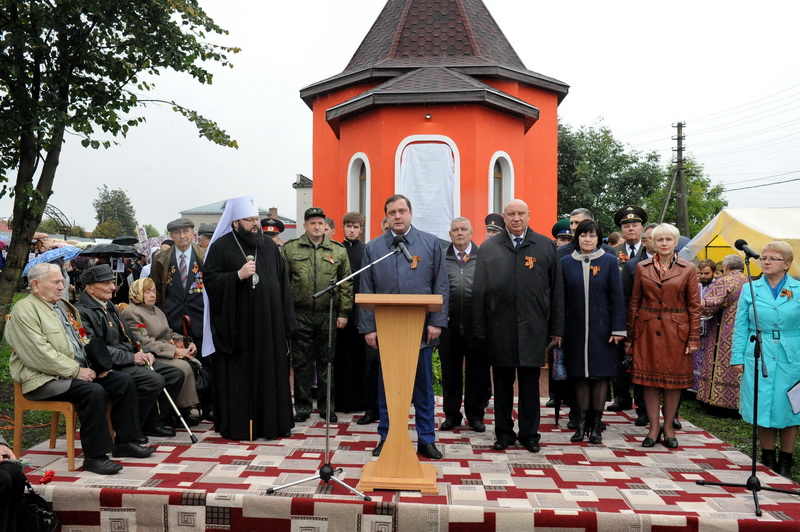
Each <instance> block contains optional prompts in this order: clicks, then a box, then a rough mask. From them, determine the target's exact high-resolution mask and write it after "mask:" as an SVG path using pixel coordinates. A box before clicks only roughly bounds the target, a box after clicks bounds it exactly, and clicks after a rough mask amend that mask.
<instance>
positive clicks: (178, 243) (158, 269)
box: [150, 218, 214, 419]
mask: <svg viewBox="0 0 800 532" xmlns="http://www.w3.org/2000/svg"><path fill="white" fill-rule="evenodd" d="M167 231H169V236H170V239H172V240H173V241H174V244H173V245H172V246H171V247H170V248H169V249H167V250H166V251H162V252H161V253H159V255H158V257H157V258H156V260H155V261H154V262H153V267H152V269H151V271H150V278H151V279H153V282H154V283H155V285H156V306H158V307H159V308H160V309H161V310H162V311H164V314H166V316H167V322H168V323H169V328H170V329H172V330H173V331H174V332H176V333H178V334H182V333H183V330H184V328H183V317H184V316H188V317H189V321H190V325H189V328H188V330H186V333H187V334H188V335H189V336H190V337H191V338H192V340H193V341H194V344H195V345H196V346H197V347H198V352H197V355H196V356H197V357H199V360H200V361H201V362H202V363H203V365H204V366H206V368H208V370H209V372H210V375H211V383H212V389H211V390H209V391H208V393H207V394H203V395H204V396H203V397H201V398H200V400H201V401H202V404H203V407H202V409H203V417H205V418H206V419H211V414H212V410H213V408H212V405H211V397H213V386H214V376H213V375H214V372H213V366H212V364H213V362H212V360H211V357H203V356H201V353H200V349H201V346H202V345H203V310H204V308H205V305H204V304H203V290H204V285H203V259H204V258H205V253H206V252H205V250H204V249H203V248H201V247H200V246H199V245H197V244H195V243H194V223H193V222H192V221H191V220H189V219H188V218H178V219H177V220H172V221H171V222H169V223H168V224H167Z"/></svg>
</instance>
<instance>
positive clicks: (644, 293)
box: [626, 224, 700, 449]
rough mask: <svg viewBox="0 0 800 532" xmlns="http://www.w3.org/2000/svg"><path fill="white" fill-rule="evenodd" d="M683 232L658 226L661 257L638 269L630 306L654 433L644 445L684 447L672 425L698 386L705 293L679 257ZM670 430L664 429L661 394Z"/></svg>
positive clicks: (636, 365) (637, 380)
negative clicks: (684, 395) (684, 396)
mask: <svg viewBox="0 0 800 532" xmlns="http://www.w3.org/2000/svg"><path fill="white" fill-rule="evenodd" d="M679 237H680V234H679V233H678V229H677V228H675V227H674V226H672V225H670V224H660V225H657V226H656V227H655V228H653V232H652V233H650V238H651V239H652V241H653V242H654V243H655V249H656V254H655V255H653V257H652V258H649V259H646V260H642V261H640V262H639V264H638V265H637V266H636V277H635V278H634V280H633V292H632V293H631V300H630V304H629V305H628V340H627V341H626V348H627V352H628V353H630V354H632V355H633V382H634V384H640V385H642V386H643V387H644V402H645V406H646V408H647V417H648V419H649V420H650V431H649V433H648V434H647V437H646V438H645V439H644V441H642V447H653V446H655V444H656V443H658V442H659V441H660V439H661V435H662V434H663V435H664V446H665V447H667V448H669V449H675V448H677V447H678V439H677V438H676V437H675V428H674V427H673V425H672V422H673V420H674V419H675V415H676V413H677V411H678V405H679V404H680V399H681V390H685V389H687V388H689V387H690V386H691V385H692V383H693V382H694V368H693V364H694V360H693V358H692V354H693V353H694V352H695V351H697V350H698V349H699V348H700V292H699V289H698V285H699V282H698V280H697V270H696V268H695V267H694V264H692V263H691V262H688V261H686V260H683V259H681V258H679V257H678V254H677V253H675V246H676V245H677V244H678V238H679ZM662 395H663V397H664V409H663V411H664V426H663V427H660V426H659V413H660V411H661V408H660V402H661V396H662Z"/></svg>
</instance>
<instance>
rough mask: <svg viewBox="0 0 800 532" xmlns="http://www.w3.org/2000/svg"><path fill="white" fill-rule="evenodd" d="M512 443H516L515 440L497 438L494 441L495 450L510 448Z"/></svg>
mask: <svg viewBox="0 0 800 532" xmlns="http://www.w3.org/2000/svg"><path fill="white" fill-rule="evenodd" d="M512 443H514V442H513V441H508V440H497V441H496V442H494V450H495V451H505V450H506V449H508V447H509V445H511V444H512Z"/></svg>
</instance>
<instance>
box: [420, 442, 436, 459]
mask: <svg viewBox="0 0 800 532" xmlns="http://www.w3.org/2000/svg"><path fill="white" fill-rule="evenodd" d="M417 454H421V455H422V456H424V457H425V458H430V459H431V460H441V459H442V453H440V452H439V449H437V448H436V445H435V444H433V443H423V444H422V445H417Z"/></svg>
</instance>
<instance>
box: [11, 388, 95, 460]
mask: <svg viewBox="0 0 800 532" xmlns="http://www.w3.org/2000/svg"><path fill="white" fill-rule="evenodd" d="M27 410H38V411H50V412H52V413H53V419H52V421H51V422H50V448H51V449H55V447H56V439H57V438H58V416H59V414H64V419H65V421H66V424H67V465H68V466H69V470H70V471H75V426H76V421H77V419H78V411H77V410H76V409H75V405H74V404H72V403H69V402H67V401H30V400H28V399H25V396H24V395H22V386H20V384H19V383H18V382H16V381H14V454H15V455H17V456H20V453H21V452H22V425H23V423H24V421H23V419H24V416H25V412H26V411H27ZM109 426H110V425H109Z"/></svg>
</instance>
